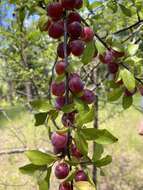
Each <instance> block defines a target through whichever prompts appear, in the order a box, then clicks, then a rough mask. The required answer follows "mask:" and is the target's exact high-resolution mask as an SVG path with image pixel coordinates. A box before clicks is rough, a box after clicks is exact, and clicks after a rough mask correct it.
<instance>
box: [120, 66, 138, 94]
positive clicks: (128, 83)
mask: <svg viewBox="0 0 143 190" xmlns="http://www.w3.org/2000/svg"><path fill="white" fill-rule="evenodd" d="M120 77H121V79H122V80H123V83H124V85H125V87H126V88H127V89H128V90H129V91H133V90H134V89H135V87H136V81H135V78H134V76H133V74H132V73H131V72H130V71H128V70H127V69H124V70H122V71H120Z"/></svg>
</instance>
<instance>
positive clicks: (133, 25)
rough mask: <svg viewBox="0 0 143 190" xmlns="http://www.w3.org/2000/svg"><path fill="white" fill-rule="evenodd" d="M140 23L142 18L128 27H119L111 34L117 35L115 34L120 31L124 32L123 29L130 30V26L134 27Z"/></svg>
mask: <svg viewBox="0 0 143 190" xmlns="http://www.w3.org/2000/svg"><path fill="white" fill-rule="evenodd" d="M141 23H143V20H139V21H137V22H135V23H134V24H132V25H130V26H128V27H125V28H122V29H120V30H118V31H116V32H114V33H113V34H114V35H117V34H119V33H122V32H124V31H126V30H130V29H132V28H134V27H136V26H138V25H140V24H141Z"/></svg>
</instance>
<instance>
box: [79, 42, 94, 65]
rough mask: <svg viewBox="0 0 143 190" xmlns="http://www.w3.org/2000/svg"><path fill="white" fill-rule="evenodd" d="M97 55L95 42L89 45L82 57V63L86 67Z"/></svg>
mask: <svg viewBox="0 0 143 190" xmlns="http://www.w3.org/2000/svg"><path fill="white" fill-rule="evenodd" d="M94 53H95V44H94V41H92V42H89V43H87V45H86V48H85V50H84V53H83V56H82V62H83V63H84V64H85V65H86V64H88V63H90V62H91V61H92V59H93V57H94Z"/></svg>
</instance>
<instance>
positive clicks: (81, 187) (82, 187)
mask: <svg viewBox="0 0 143 190" xmlns="http://www.w3.org/2000/svg"><path fill="white" fill-rule="evenodd" d="M75 187H76V189H77V190H96V188H95V187H94V186H92V185H91V184H90V183H89V182H87V181H79V182H76V183H75Z"/></svg>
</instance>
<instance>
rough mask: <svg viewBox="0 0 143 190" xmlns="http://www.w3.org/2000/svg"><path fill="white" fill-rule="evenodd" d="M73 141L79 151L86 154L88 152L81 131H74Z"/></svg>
mask: <svg viewBox="0 0 143 190" xmlns="http://www.w3.org/2000/svg"><path fill="white" fill-rule="evenodd" d="M75 142H76V145H77V147H78V149H79V150H80V151H81V153H82V154H83V155H85V156H86V155H87V154H88V143H87V141H86V139H85V137H84V135H83V134H82V133H79V132H78V131H77V132H76V133H75Z"/></svg>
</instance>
